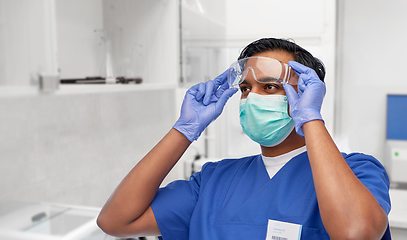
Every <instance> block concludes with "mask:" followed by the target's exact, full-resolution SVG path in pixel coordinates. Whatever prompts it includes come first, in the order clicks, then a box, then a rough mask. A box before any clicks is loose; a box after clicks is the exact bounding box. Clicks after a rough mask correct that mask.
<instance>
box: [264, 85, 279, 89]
mask: <svg viewBox="0 0 407 240" xmlns="http://www.w3.org/2000/svg"><path fill="white" fill-rule="evenodd" d="M266 88H267V89H279V86H278V85H277V84H266Z"/></svg>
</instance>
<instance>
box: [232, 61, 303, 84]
mask: <svg viewBox="0 0 407 240" xmlns="http://www.w3.org/2000/svg"><path fill="white" fill-rule="evenodd" d="M249 77H253V79H254V80H256V81H257V82H259V83H275V84H290V85H297V83H298V75H297V74H296V73H295V71H294V70H293V69H292V68H291V67H290V66H288V64H286V63H283V62H280V61H278V60H276V59H273V58H268V57H248V58H243V59H240V60H239V61H237V62H234V63H232V65H231V66H230V68H229V70H228V76H227V78H228V79H227V81H228V83H229V87H236V88H238V87H239V84H241V83H242V82H243V81H244V80H245V79H246V78H249Z"/></svg>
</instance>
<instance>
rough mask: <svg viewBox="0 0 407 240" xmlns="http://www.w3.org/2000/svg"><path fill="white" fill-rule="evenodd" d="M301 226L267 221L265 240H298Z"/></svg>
mask: <svg viewBox="0 0 407 240" xmlns="http://www.w3.org/2000/svg"><path fill="white" fill-rule="evenodd" d="M301 229H302V225H299V224H294V223H288V222H280V221H276V220H269V223H268V226H267V237H266V240H300V238H301Z"/></svg>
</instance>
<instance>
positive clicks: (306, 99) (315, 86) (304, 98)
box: [283, 61, 326, 137]
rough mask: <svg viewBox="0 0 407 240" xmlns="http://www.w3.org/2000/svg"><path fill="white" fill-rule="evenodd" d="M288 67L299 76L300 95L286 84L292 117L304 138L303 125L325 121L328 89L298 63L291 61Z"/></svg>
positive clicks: (298, 132)
mask: <svg viewBox="0 0 407 240" xmlns="http://www.w3.org/2000/svg"><path fill="white" fill-rule="evenodd" d="M288 65H289V66H290V67H291V68H292V69H294V71H295V72H296V73H297V74H298V76H299V79H298V93H297V92H296V91H295V90H294V88H293V87H292V86H291V85H289V84H284V85H283V86H284V89H285V92H286V95H287V99H288V103H289V104H290V116H291V117H292V118H293V120H294V123H295V130H296V131H297V134H298V135H300V136H301V137H304V133H303V132H302V129H301V127H302V125H303V124H304V123H306V122H309V121H312V120H316V119H319V120H323V119H322V116H321V106H322V101H323V100H324V96H325V92H326V88H325V84H324V83H323V82H322V81H321V80H320V79H319V77H318V75H317V73H316V72H315V71H314V70H313V69H311V68H309V67H306V66H304V65H302V64H300V63H298V62H294V61H290V62H288Z"/></svg>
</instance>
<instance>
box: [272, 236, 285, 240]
mask: <svg viewBox="0 0 407 240" xmlns="http://www.w3.org/2000/svg"><path fill="white" fill-rule="evenodd" d="M271 239H273V240H288V238H285V237H277V236H271Z"/></svg>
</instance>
